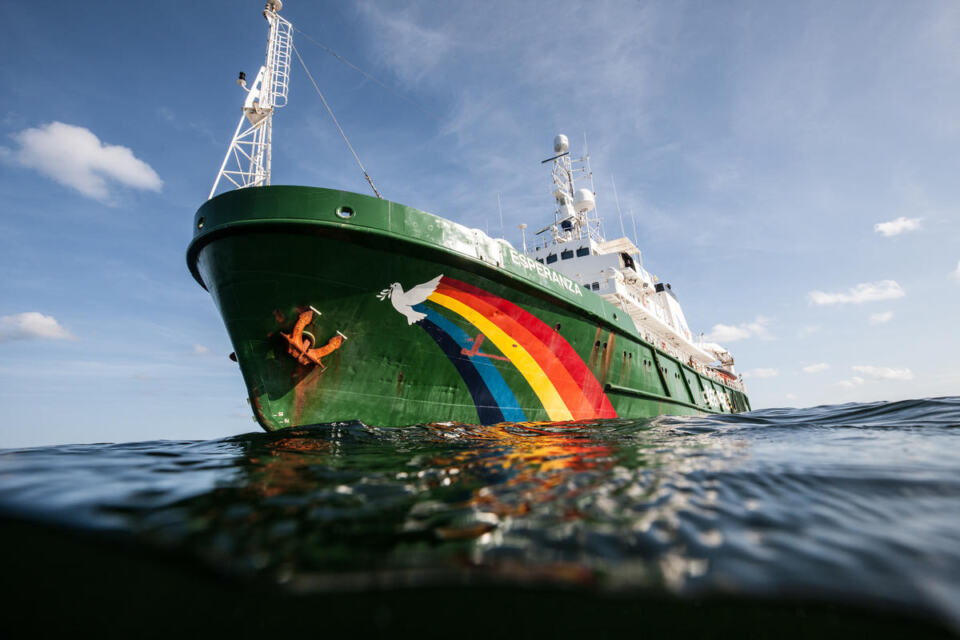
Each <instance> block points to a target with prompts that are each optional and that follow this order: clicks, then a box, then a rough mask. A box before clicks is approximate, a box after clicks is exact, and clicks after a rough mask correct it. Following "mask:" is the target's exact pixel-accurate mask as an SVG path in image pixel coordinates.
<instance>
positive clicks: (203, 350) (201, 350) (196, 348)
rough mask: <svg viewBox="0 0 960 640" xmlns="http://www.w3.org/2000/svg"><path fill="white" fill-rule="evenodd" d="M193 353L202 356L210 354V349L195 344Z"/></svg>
mask: <svg viewBox="0 0 960 640" xmlns="http://www.w3.org/2000/svg"><path fill="white" fill-rule="evenodd" d="M193 352H194V353H195V354H197V355H201V356H202V355H203V354H205V353H210V349H209V348H208V347H205V346H203V345H202V344H195V345H193Z"/></svg>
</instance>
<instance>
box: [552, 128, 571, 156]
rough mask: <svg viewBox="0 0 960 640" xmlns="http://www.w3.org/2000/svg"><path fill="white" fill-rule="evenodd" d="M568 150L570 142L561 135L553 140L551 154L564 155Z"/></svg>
mask: <svg viewBox="0 0 960 640" xmlns="http://www.w3.org/2000/svg"><path fill="white" fill-rule="evenodd" d="M569 150H570V141H569V140H567V136H565V135H563V134H562V133H561V134H560V135H558V136H557V137H556V138H554V139H553V152H554V153H566V152H567V151H569Z"/></svg>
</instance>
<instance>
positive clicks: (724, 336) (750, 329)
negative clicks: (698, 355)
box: [703, 316, 772, 344]
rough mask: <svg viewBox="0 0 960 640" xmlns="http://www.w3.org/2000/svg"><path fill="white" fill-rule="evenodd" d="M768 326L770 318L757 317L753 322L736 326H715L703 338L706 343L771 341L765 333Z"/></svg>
mask: <svg viewBox="0 0 960 640" xmlns="http://www.w3.org/2000/svg"><path fill="white" fill-rule="evenodd" d="M769 324H770V318H767V317H766V316H757V318H756V320H754V321H753V322H745V323H743V324H739V325H737V326H732V325H728V324H715V325H713V329H711V330H710V333H708V334H706V335H705V336H703V339H704V340H706V341H707V342H719V343H721V344H722V343H724V342H736V341H737V340H744V339H746V338H760V339H762V340H771V339H772V337H771V336H770V333H769V332H768V331H767V325H769Z"/></svg>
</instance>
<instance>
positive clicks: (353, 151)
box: [290, 29, 383, 200]
mask: <svg viewBox="0 0 960 640" xmlns="http://www.w3.org/2000/svg"><path fill="white" fill-rule="evenodd" d="M298 31H299V29H298ZM290 46H291V47H292V48H293V52H294V53H295V54H296V55H297V60H299V61H300V66H301V67H303V70H304V71H306V72H307V77H308V78H310V83H311V84H313V88H314V89H315V90H316V92H317V95H318V96H320V100H321V101H322V102H323V106H324V107H326V108H327V113H329V114H330V118H331V119H332V120H333V124H335V125H337V130H338V131H339V132H340V135H341V136H342V137H343V141H344V142H346V143H347V148H348V149H350V153H352V154H353V158H354V159H355V160H356V161H357V165H358V166H359V167H360V171H362V172H363V177H364V178H366V179H367V182H368V183H369V184H370V188H371V189H373V192H374V193H375V194H376V195H377V197H378V198H380V199H381V200H383V196H382V195H380V192H379V191H377V188H376V187H375V186H374V184H373V180H372V179H371V178H370V174H369V173H367V170H366V169H365V168H364V166H363V163H362V162H360V156H358V155H357V152H356V151H355V150H354V148H353V145H352V144H350V140H349V139H348V138H347V134H346V133H345V132H344V130H343V127H341V126H340V122H339V121H337V116H335V115H333V109H331V108H330V105H329V104H327V99H326V98H324V97H323V92H322V91H320V87H318V86H317V81H316V80H314V79H313V74H311V73H310V69H308V68H307V65H306V63H305V62H304V61H303V58H302V57H300V52H299V51H297V47H296V46H295V45H293V44H292V43H291V45H290ZM338 57H339V56H338Z"/></svg>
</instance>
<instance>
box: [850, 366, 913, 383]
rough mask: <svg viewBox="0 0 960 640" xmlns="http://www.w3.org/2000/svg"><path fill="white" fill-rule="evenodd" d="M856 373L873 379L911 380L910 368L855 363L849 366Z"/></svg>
mask: <svg viewBox="0 0 960 640" xmlns="http://www.w3.org/2000/svg"><path fill="white" fill-rule="evenodd" d="M850 368H851V369H853V370H854V371H856V372H857V373H861V374H863V375H865V376H867V377H868V378H873V379H875V380H912V379H913V372H912V371H910V369H894V368H892V367H871V366H867V365H857V366H853V367H850Z"/></svg>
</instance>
